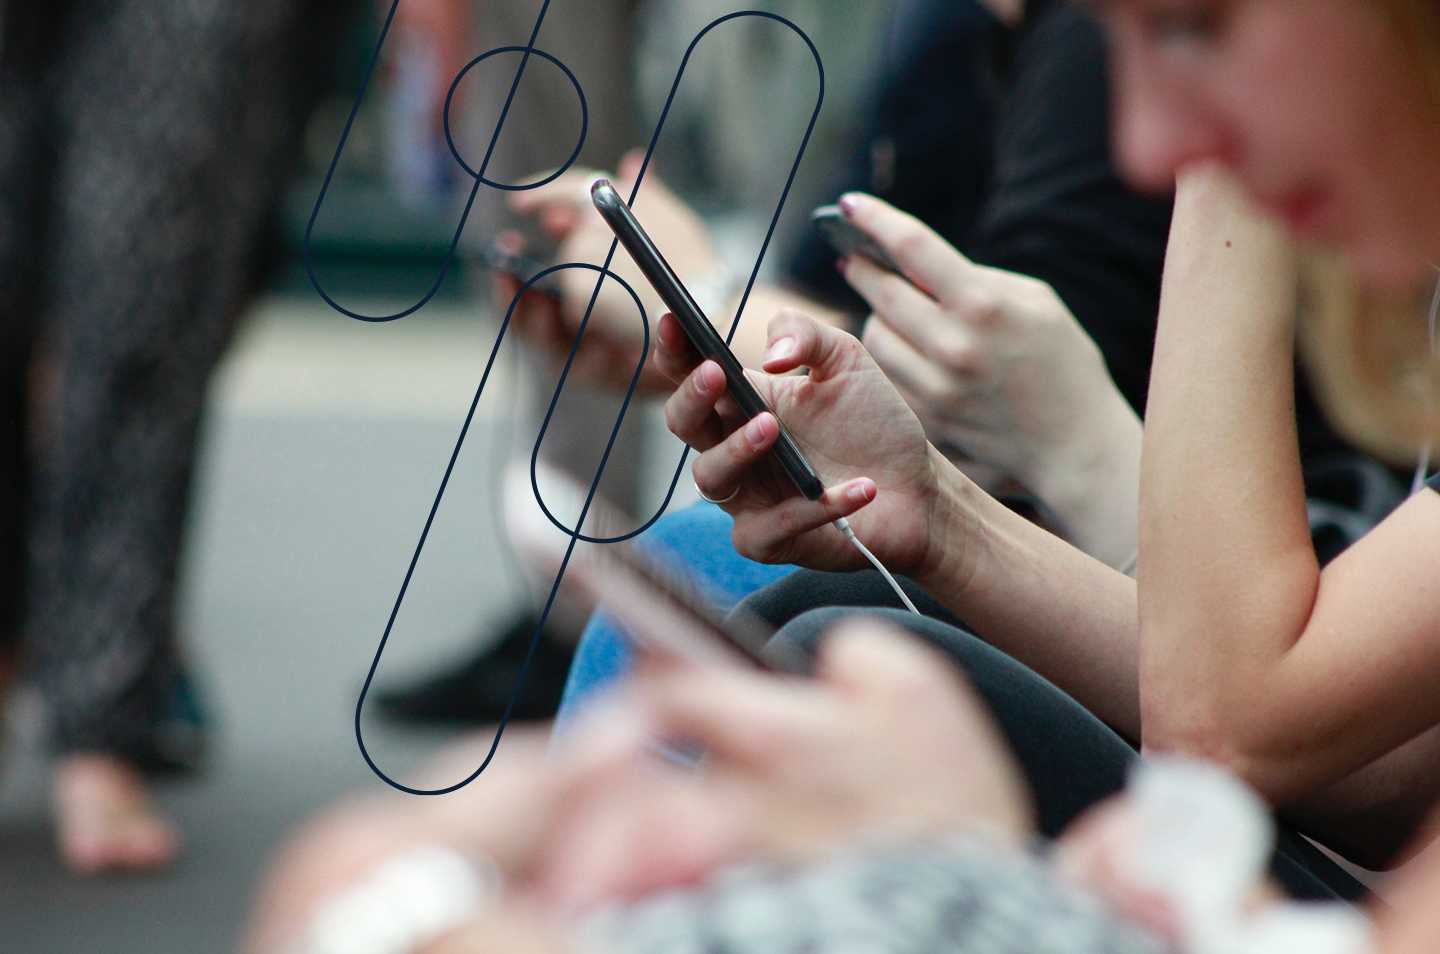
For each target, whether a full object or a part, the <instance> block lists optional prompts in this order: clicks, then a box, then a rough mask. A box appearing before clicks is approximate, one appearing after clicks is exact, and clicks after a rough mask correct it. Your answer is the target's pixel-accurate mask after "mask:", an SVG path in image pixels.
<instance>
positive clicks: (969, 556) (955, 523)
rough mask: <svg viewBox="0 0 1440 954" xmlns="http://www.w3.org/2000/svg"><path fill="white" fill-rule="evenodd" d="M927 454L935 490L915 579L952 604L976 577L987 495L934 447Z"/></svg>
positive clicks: (927, 515)
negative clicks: (953, 599) (980, 514)
mask: <svg viewBox="0 0 1440 954" xmlns="http://www.w3.org/2000/svg"><path fill="white" fill-rule="evenodd" d="M927 453H928V454H929V457H930V467H931V470H932V472H933V474H934V486H935V490H934V495H933V498H932V500H931V503H930V506H929V507H928V508H927V512H926V514H925V524H926V528H927V532H928V539H927V541H926V545H925V551H924V553H923V554H922V556H921V558H920V561H919V562H918V564H917V565H916V566H915V567H913V568H912V569H911V570H910V575H911V576H912V577H913V578H914V579H915V581H916V582H917V583H919V584H920V585H921V586H922V587H924V588H925V589H926V590H927V591H929V592H931V593H933V594H935V595H936V598H937V599H942V601H945V602H949V601H948V600H946V599H945V597H953V596H958V595H959V594H960V593H962V592H963V591H964V590H965V589H966V588H967V587H968V586H969V584H970V581H971V580H972V579H973V578H974V576H975V572H976V567H977V565H978V562H979V560H980V558H981V551H982V549H983V537H984V522H983V521H982V520H981V519H980V516H979V510H980V508H979V504H980V503H981V501H982V500H983V499H984V498H986V496H987V495H986V494H985V492H984V491H983V490H981V489H980V488H979V487H978V486H977V485H976V484H975V483H974V481H972V480H970V478H968V477H966V476H965V475H964V474H963V473H961V472H960V470H959V469H958V468H957V467H956V466H955V465H954V464H952V463H950V461H949V459H948V458H946V457H945V455H944V454H942V453H941V452H940V451H938V450H937V449H936V448H935V445H934V444H930V445H928V447H927ZM942 594H943V595H942Z"/></svg>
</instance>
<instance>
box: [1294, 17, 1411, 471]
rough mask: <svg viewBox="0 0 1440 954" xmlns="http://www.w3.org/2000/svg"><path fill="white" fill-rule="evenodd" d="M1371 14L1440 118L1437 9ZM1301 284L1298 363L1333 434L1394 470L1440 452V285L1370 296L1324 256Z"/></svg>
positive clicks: (1312, 260)
mask: <svg viewBox="0 0 1440 954" xmlns="http://www.w3.org/2000/svg"><path fill="white" fill-rule="evenodd" d="M1378 5H1379V7H1380V9H1381V11H1382V13H1383V14H1384V15H1385V16H1387V17H1388V18H1389V19H1390V21H1391V24H1392V26H1393V28H1394V30H1395V33H1396V37H1397V39H1398V40H1399V41H1400V43H1401V45H1402V47H1404V48H1406V49H1407V50H1408V51H1409V53H1410V54H1411V55H1412V56H1413V57H1414V61H1415V62H1416V63H1417V65H1418V66H1419V68H1420V70H1421V73H1422V75H1423V76H1424V79H1425V82H1424V84H1423V88H1422V89H1421V90H1417V94H1418V95H1420V96H1423V97H1425V98H1426V99H1428V100H1429V101H1430V104H1431V107H1432V108H1433V109H1434V110H1435V115H1436V117H1437V119H1440V3H1436V2H1435V0H1378ZM1436 228H1437V229H1440V222H1437V223H1436ZM1433 279H1434V280H1440V273H1437V274H1436V275H1435V276H1433ZM1302 283H1303V293H1302V300H1303V306H1302V320H1301V323H1300V329H1301V333H1300V339H1299V345H1300V351H1301V356H1302V358H1303V360H1304V361H1305V363H1306V366H1307V368H1308V369H1309V370H1310V372H1311V378H1312V380H1313V381H1314V384H1315V391H1316V396H1317V397H1318V398H1319V400H1320V403H1321V405H1322V406H1323V407H1324V409H1325V411H1326V413H1327V414H1328V415H1329V416H1330V419H1331V420H1332V421H1333V422H1334V423H1335V425H1336V426H1337V427H1338V428H1339V429H1340V430H1341V431H1342V432H1343V433H1345V434H1346V435H1347V436H1348V437H1350V438H1351V439H1352V440H1354V441H1355V442H1356V443H1357V444H1359V445H1360V446H1361V447H1363V448H1365V449H1367V450H1369V451H1371V452H1372V453H1375V454H1376V455H1378V456H1380V457H1383V458H1385V459H1387V460H1389V461H1391V462H1393V463H1396V464H1405V463H1414V461H1415V460H1416V457H1417V455H1420V454H1422V453H1425V452H1427V451H1428V450H1430V449H1431V448H1435V447H1440V357H1437V353H1436V347H1437V346H1436V344H1435V340H1434V337H1433V335H1434V331H1433V321H1434V317H1433V316H1434V311H1435V307H1436V305H1437V304H1440V297H1437V296H1440V286H1437V285H1435V284H1434V281H1433V280H1432V282H1431V283H1429V284H1427V286H1426V287H1424V288H1420V289H1416V291H1415V292H1414V293H1413V294H1399V293H1393V292H1391V293H1382V292H1377V291H1373V290H1368V289H1365V288H1363V287H1362V286H1361V285H1360V284H1359V283H1358V282H1356V281H1355V280H1354V279H1353V277H1352V276H1351V273H1350V271H1349V269H1348V268H1347V267H1346V265H1345V263H1344V262H1343V261H1342V260H1341V259H1339V257H1338V256H1335V255H1332V254H1328V253H1323V252H1312V253H1308V254H1307V255H1306V261H1305V264H1304V266H1303V279H1302ZM1427 319H1428V320H1427Z"/></svg>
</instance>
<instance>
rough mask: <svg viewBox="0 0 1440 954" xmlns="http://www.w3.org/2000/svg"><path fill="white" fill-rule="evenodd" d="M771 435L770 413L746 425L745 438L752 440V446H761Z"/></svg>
mask: <svg viewBox="0 0 1440 954" xmlns="http://www.w3.org/2000/svg"><path fill="white" fill-rule="evenodd" d="M769 436H770V419H769V416H768V415H764V414H762V415H761V416H759V417H757V418H755V419H754V420H753V421H751V422H750V423H749V424H746V425H745V439H746V440H747V441H749V442H750V446H751V447H757V448H758V447H759V446H760V445H761V444H763V443H765V439H766V438H767V437H769Z"/></svg>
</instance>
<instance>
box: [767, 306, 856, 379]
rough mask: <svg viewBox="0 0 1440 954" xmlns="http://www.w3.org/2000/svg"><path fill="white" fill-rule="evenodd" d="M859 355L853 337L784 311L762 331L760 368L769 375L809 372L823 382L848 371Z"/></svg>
mask: <svg viewBox="0 0 1440 954" xmlns="http://www.w3.org/2000/svg"><path fill="white" fill-rule="evenodd" d="M863 353H864V352H863V349H861V347H860V342H859V341H857V340H856V339H855V336H854V335H851V334H847V333H846V332H844V331H841V330H840V329H839V328H834V327H831V326H830V325H827V324H825V323H824V322H822V321H817V320H816V319H814V318H811V317H810V316H809V315H806V314H804V313H803V312H799V311H795V310H794V309H790V308H785V309H782V310H781V311H780V312H779V313H777V314H776V315H775V317H774V318H771V319H770V324H769V326H768V327H767V328H766V345H765V357H764V360H763V362H762V365H761V366H762V367H763V368H764V369H765V370H766V371H767V372H768V373H770V374H784V373H786V372H788V371H794V370H795V369H796V368H809V369H810V377H811V378H812V379H813V380H815V381H823V380H825V379H826V378H830V377H834V376H835V375H836V374H839V373H840V372H841V371H844V370H846V369H848V368H850V367H852V366H853V364H854V362H855V361H856V360H859V359H861V357H862V356H863Z"/></svg>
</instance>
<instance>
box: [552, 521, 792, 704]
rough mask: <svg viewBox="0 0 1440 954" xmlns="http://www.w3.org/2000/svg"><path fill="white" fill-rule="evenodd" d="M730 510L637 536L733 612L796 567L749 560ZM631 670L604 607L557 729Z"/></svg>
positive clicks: (573, 672) (659, 524) (582, 648)
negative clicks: (733, 531)
mask: <svg viewBox="0 0 1440 954" xmlns="http://www.w3.org/2000/svg"><path fill="white" fill-rule="evenodd" d="M733 523H734V521H733V520H731V518H730V515H729V514H727V513H726V512H725V511H723V510H721V509H720V508H719V507H717V506H715V505H714V504H708V503H697V504H695V505H694V506H693V507H687V508H686V509H684V510H679V511H676V512H675V513H671V514H666V515H665V516H663V517H661V518H660V519H659V520H658V521H656V522H655V525H654V526H653V527H651V528H650V529H649V530H647V531H645V533H643V534H641V535H640V537H638V538H637V539H636V545H637V546H639V547H641V548H642V549H643V550H644V551H645V552H646V553H648V554H650V555H651V556H658V557H659V558H660V559H662V560H663V561H664V562H665V563H666V565H667V566H670V567H672V568H674V569H677V570H679V571H681V572H684V573H688V574H690V575H691V576H693V577H695V578H696V579H697V580H699V581H700V583H701V584H702V585H703V587H704V588H705V589H706V591H707V592H708V593H709V594H710V596H711V599H712V602H714V603H716V604H717V606H718V608H719V609H721V610H723V611H726V612H728V611H729V610H731V609H732V608H734V606H735V604H736V603H739V602H740V601H741V600H742V599H744V598H745V597H747V596H749V595H750V594H751V593H754V592H755V591H756V590H759V589H761V588H763V587H765V586H768V585H769V584H771V583H774V582H775V581H776V580H778V579H780V578H782V577H784V576H787V575H789V574H790V573H791V572H792V571H794V569H795V567H793V566H770V565H768V564H764V563H756V562H755V561H753V560H747V559H745V558H744V557H742V556H741V555H740V554H738V553H736V552H735V548H734V547H733V546H732V545H731V543H730V528H731V526H732V524H733ZM629 669H630V648H629V646H627V645H626V642H625V636H624V635H623V634H622V633H621V631H620V630H619V629H618V628H617V627H616V625H615V623H614V622H613V621H612V620H611V619H610V618H609V617H608V616H606V615H605V614H604V613H603V612H597V613H596V614H595V615H594V616H592V617H590V622H589V623H588V624H586V626H585V632H584V633H582V634H581V636H580V645H579V647H578V648H577V649H576V651H575V661H574V662H572V663H571V664H570V676H569V678H568V679H567V680H566V682H565V694H564V696H563V697H562V698H561V701H560V712H559V714H558V715H557V716H556V719H555V728H556V731H557V732H559V731H563V730H564V726H565V724H566V723H568V722H569V721H571V720H573V719H574V718H575V714H576V713H577V712H578V711H579V709H580V708H582V707H583V705H584V702H585V700H586V699H588V698H590V697H591V696H593V695H594V694H595V693H596V692H597V691H598V690H600V689H602V688H604V687H605V686H607V685H609V684H611V683H613V682H614V681H615V680H617V679H619V678H620V677H621V676H623V675H624V674H625V673H626V672H627V671H628V670H629Z"/></svg>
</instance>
